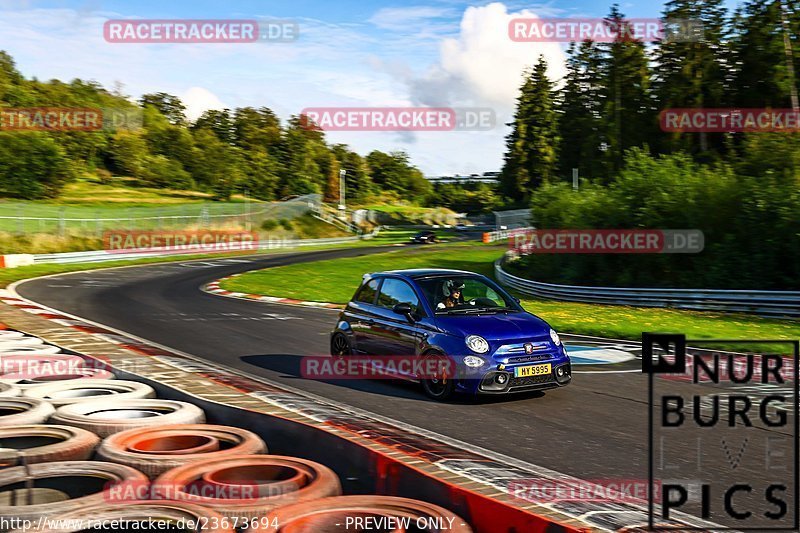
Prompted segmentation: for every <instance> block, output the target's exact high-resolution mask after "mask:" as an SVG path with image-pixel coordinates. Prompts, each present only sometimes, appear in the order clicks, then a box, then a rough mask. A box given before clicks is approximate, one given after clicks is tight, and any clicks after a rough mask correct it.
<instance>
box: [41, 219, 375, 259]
mask: <svg viewBox="0 0 800 533" xmlns="http://www.w3.org/2000/svg"><path fill="white" fill-rule="evenodd" d="M380 229H381V228H380V227H378V228H375V230H373V231H372V233H368V234H365V235H361V236H358V235H354V236H352V237H332V238H326V239H263V240H260V241H258V242H257V243H256V244H257V246H256V249H257V250H276V249H279V248H297V247H301V246H319V245H321V244H343V243H347V242H354V241H358V240H360V239H371V238H373V237H375V236H376V235H377V234H378V233H379V232H380ZM176 248H177V247H174V248H173V249H170V250H169V251H153V252H131V253H117V252H114V253H110V252H109V251H107V250H90V251H86V252H64V253H55V254H34V255H33V263H34V264H44V263H101V262H105V261H119V260H124V259H141V258H144V257H157V256H164V257H169V256H176V255H189V254H202V253H204V252H203V251H202V250H197V249H196V248H193V247H181V248H178V249H176ZM244 251H247V250H246V249H245V250H244Z"/></svg>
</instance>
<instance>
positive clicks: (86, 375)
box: [0, 368, 116, 396]
mask: <svg viewBox="0 0 800 533" xmlns="http://www.w3.org/2000/svg"><path fill="white" fill-rule="evenodd" d="M88 379H116V376H115V375H114V374H113V373H112V372H109V371H108V370H103V369H100V368H79V369H77V370H75V371H73V372H70V373H68V374H64V375H58V376H46V377H40V378H33V379H5V378H0V383H6V384H8V385H13V386H15V387H16V388H18V389H20V390H21V391H22V390H26V389H30V388H33V387H39V386H41V385H49V384H52V383H65V382H73V381H80V382H82V383H83V382H85V381H86V380H88ZM20 394H21V392H20ZM1 395H2V394H0V396H1Z"/></svg>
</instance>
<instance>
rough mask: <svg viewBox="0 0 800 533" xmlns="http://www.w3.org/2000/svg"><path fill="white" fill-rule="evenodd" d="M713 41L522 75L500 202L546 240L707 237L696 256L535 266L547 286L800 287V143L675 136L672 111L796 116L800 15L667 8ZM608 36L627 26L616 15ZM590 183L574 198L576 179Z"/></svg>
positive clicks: (744, 136) (532, 260) (792, 8)
mask: <svg viewBox="0 0 800 533" xmlns="http://www.w3.org/2000/svg"><path fill="white" fill-rule="evenodd" d="M664 16H665V18H677V19H693V20H700V21H702V25H703V29H704V31H703V38H702V39H699V40H696V41H693V42H670V41H664V42H659V43H655V44H650V45H648V44H645V43H641V42H637V41H633V40H629V39H628V40H620V41H617V42H611V43H594V42H583V43H580V44H576V45H573V46H571V48H570V50H569V58H568V61H567V74H566V76H565V79H564V80H563V82H562V83H560V84H555V83H554V82H553V80H549V79H548V78H547V76H546V70H547V65H546V64H545V63H544V61H543V60H541V61H539V62H538V63H537V64H535V65H534V66H533V68H531V69H530V70H529V71H528V72H526V73H525V76H524V82H523V84H522V86H521V90H520V94H519V99H518V102H517V110H516V115H515V118H514V122H513V124H512V131H511V133H510V134H509V135H508V138H507V150H506V155H505V164H504V167H503V170H502V172H501V182H502V183H501V192H502V193H503V194H504V195H505V196H506V197H507V198H512V199H516V203H517V204H518V205H519V206H529V205H530V206H531V207H532V210H533V220H534V224H536V225H537V226H538V227H542V228H665V229H669V228H672V229H690V228H691V229H701V230H702V231H703V232H704V233H705V242H706V249H705V251H704V252H702V253H700V254H698V255H694V256H676V255H673V256H668V255H657V256H652V255H651V256H647V257H645V256H636V257H633V256H630V255H628V256H614V255H570V256H563V255H561V256H559V255H556V256H552V255H550V256H547V255H536V256H529V257H527V258H525V259H523V260H522V265H520V266H518V267H517V268H518V269H519V270H520V271H522V272H523V273H526V274H528V275H529V277H533V278H535V279H539V280H542V281H552V282H558V283H575V284H602V285H617V286H673V287H719V288H765V289H800V215H798V204H799V203H800V166H799V165H800V133H798V132H797V131H796V130H794V131H792V130H787V131H781V132H750V133H680V132H664V131H662V130H661V129H660V124H659V112H660V111H661V110H664V109H670V108H737V109H739V108H778V109H781V108H790V109H791V108H797V80H796V78H795V73H796V72H800V70H798V69H800V50H798V45H800V43H799V42H798V35H799V34H800V31H798V30H800V3H798V2H796V1H786V0H785V1H783V2H781V1H776V0H770V1H765V0H750V1H748V2H745V3H744V4H743V5H742V6H741V7H740V8H739V9H737V10H736V11H735V12H734V13H728V12H727V11H726V10H725V9H724V7H723V3H722V1H721V0H699V1H696V0H672V1H670V2H668V3H667V4H666V10H665V12H664ZM607 20H608V22H609V23H610V24H616V25H624V24H625V18H624V16H623V14H622V13H620V11H619V10H618V9H617V8H616V7H614V8H612V9H611V13H610V14H609V16H608V18H607ZM573 168H577V169H579V175H580V177H581V180H580V186H579V190H577V191H574V190H573V187H572V169H573Z"/></svg>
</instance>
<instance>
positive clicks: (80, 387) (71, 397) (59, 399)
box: [22, 379, 156, 407]
mask: <svg viewBox="0 0 800 533" xmlns="http://www.w3.org/2000/svg"><path fill="white" fill-rule="evenodd" d="M22 395H23V396H25V397H29V398H40V399H42V400H47V401H48V402H50V403H52V404H53V406H54V407H62V406H64V405H70V404H73V403H80V402H87V401H92V400H98V399H101V398H102V399H103V400H104V402H105V403H106V405H113V404H115V403H116V402H117V401H118V400H123V399H125V400H128V399H135V400H138V399H142V398H154V397H155V395H156V391H155V390H153V387H151V386H150V385H145V384H144V383H139V382H137V381H125V380H121V379H92V380H73V381H65V382H61V383H49V384H47V385H38V386H36V387H31V388H30V389H26V390H24V391H22Z"/></svg>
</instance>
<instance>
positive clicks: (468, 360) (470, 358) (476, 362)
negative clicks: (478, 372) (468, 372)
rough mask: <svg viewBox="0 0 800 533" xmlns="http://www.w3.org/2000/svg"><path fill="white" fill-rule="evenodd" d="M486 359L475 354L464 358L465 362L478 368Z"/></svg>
mask: <svg viewBox="0 0 800 533" xmlns="http://www.w3.org/2000/svg"><path fill="white" fill-rule="evenodd" d="M483 363H485V361H484V360H483V359H481V358H480V357H475V356H474V355H468V356H466V357H465V358H464V364H465V365H467V366H468V367H471V368H478V367H481V366H483Z"/></svg>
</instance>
